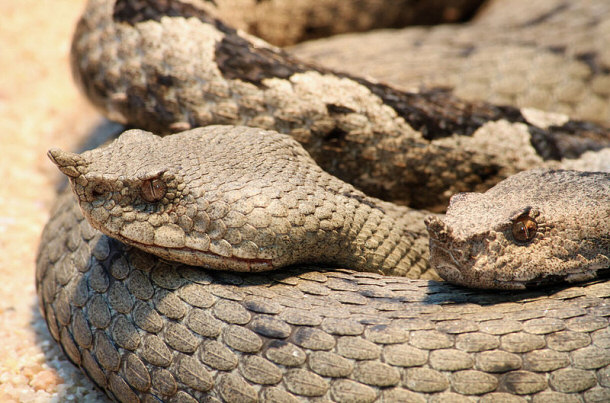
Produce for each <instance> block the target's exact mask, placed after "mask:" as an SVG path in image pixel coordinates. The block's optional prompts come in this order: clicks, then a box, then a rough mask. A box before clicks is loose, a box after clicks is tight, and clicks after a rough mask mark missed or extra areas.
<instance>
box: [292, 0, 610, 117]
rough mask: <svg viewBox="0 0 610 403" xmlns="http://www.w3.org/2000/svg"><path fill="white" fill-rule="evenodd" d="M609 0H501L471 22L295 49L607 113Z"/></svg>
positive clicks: (495, 96)
mask: <svg viewBox="0 0 610 403" xmlns="http://www.w3.org/2000/svg"><path fill="white" fill-rule="evenodd" d="M608 48H610V2H608V1H606V0H585V1H570V0H539V1H535V2H532V1H529V0H509V1H506V0H497V1H493V2H492V4H489V5H488V7H487V8H485V9H484V10H483V13H481V14H479V15H477V18H476V19H475V20H474V21H472V22H470V23H469V24H462V25H440V26H435V27H419V28H406V29H402V30H399V31H390V30H383V31H373V32H370V33H364V34H357V35H356V34H353V35H342V36H338V37H334V38H328V39H324V40H319V41H313V42H310V43H304V44H302V45H298V46H296V47H295V48H293V49H291V53H292V54H294V55H296V56H299V57H302V58H304V59H306V60H311V61H314V62H320V63H324V65H325V66H327V67H330V68H335V69H341V70H343V71H346V72H348V73H351V74H357V75H360V76H362V75H367V76H372V77H375V78H377V79H380V80H383V81H384V82H387V83H390V84H392V85H397V86H399V87H400V88H405V89H411V88H419V87H421V86H426V87H443V88H450V89H452V91H453V94H454V95H456V96H458V97H459V98H461V99H467V100H484V101H488V102H492V103H494V104H497V105H515V106H518V107H520V108H537V109H542V110H545V111H553V112H557V113H562V114H566V115H568V116H570V117H572V118H578V119H586V120H591V121H596V122H600V123H606V124H607V123H608V122H610V57H609V55H608V51H607V49H608Z"/></svg>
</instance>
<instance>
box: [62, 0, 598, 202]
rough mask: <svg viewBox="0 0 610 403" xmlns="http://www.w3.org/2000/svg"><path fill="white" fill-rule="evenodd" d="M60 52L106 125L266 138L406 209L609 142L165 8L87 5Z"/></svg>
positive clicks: (105, 2) (182, 8)
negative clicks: (237, 131) (284, 139)
mask: <svg viewBox="0 0 610 403" xmlns="http://www.w3.org/2000/svg"><path fill="white" fill-rule="evenodd" d="M72 51H73V53H72V55H73V70H74V73H75V76H76V78H77V81H79V82H80V85H81V86H82V87H83V89H84V91H85V93H86V94H87V95H88V96H89V98H90V99H91V100H92V101H93V102H94V104H95V105H96V106H98V107H99V108H101V109H102V111H103V112H104V113H106V115H107V116H109V117H110V118H111V119H113V120H117V121H119V122H121V123H128V124H130V125H133V126H135V127H140V128H143V129H147V130H151V131H153V132H155V133H164V132H165V133H167V132H172V131H173V132H176V131H182V130H186V129H189V128H192V127H197V126H206V125H210V124H232V125H245V126H253V127H261V128H265V129H273V130H276V131H279V132H282V133H286V134H290V135H291V136H293V137H294V138H295V139H296V140H298V141H299V142H300V143H301V144H303V146H304V147H305V149H306V150H307V151H308V152H309V153H310V154H311V155H312V157H313V158H314V159H315V160H316V161H317V162H318V164H319V165H320V166H321V167H322V168H323V169H324V170H326V171H327V172H330V173H331V174H333V175H335V176H337V177H339V178H341V179H343V180H344V181H346V182H349V183H352V184H354V185H355V186H356V187H357V188H359V189H361V190H363V191H365V192H366V193H367V194H369V195H371V196H374V197H378V198H381V199H384V200H389V201H395V202H398V203H401V204H408V205H410V206H413V207H418V208H427V209H432V210H436V211H440V210H443V209H444V208H445V206H446V204H447V202H448V200H449V197H450V196H451V195H452V194H455V193H457V192H461V191H481V190H486V189H487V188H489V187H490V186H492V185H494V184H495V183H497V182H499V181H500V180H502V179H503V178H506V177H508V176H510V175H512V174H514V173H517V172H519V171H521V170H524V169H529V168H532V167H535V166H541V165H542V164H543V163H544V162H545V161H547V160H557V159H562V158H577V157H579V156H580V155H581V154H582V153H583V152H585V151H587V150H597V149H600V148H603V147H608V146H610V133H609V132H608V130H607V129H606V128H603V127H599V126H595V125H593V124H588V123H583V122H576V121H572V120H570V119H569V118H567V117H565V116H550V117H549V116H547V117H546V119H543V120H542V121H541V120H540V119H538V118H537V117H538V115H536V114H535V113H526V112H522V111H521V110H519V109H516V108H511V107H498V106H494V105H491V104H488V103H485V102H464V101H462V100H459V99H457V98H455V97H453V96H452V95H451V94H450V93H448V92H446V91H441V90H438V89H432V90H425V91H421V92H403V91H399V90H396V89H394V88H392V87H389V86H386V85H383V84H379V83H373V82H369V81H366V80H364V79H362V78H357V77H351V76H347V75H345V74H339V73H335V72H332V71H330V70H328V69H324V68H316V67H314V66H311V65H309V64H306V63H303V62H301V61H299V60H296V59H294V58H292V57H290V56H288V55H287V54H286V53H284V52H283V51H281V50H279V49H277V48H274V47H272V46H270V45H268V44H266V43H264V42H262V41H260V40H257V39H256V38H252V37H248V36H246V35H245V34H241V33H239V32H238V31H235V30H234V29H232V28H230V27H228V26H226V25H225V24H224V23H223V22H221V21H219V20H215V19H213V18H212V17H211V16H210V15H209V14H208V13H206V12H204V11H202V10H200V9H197V8H195V7H193V6H191V5H188V4H185V3H181V2H176V1H175V2H169V3H168V2H142V1H138V0H118V1H117V2H116V4H115V2H114V1H109V0H92V1H90V3H89V6H88V7H87V9H86V10H85V14H84V16H83V18H82V20H81V21H80V22H79V25H78V27H77V30H76V34H75V37H74V42H73V48H72ZM193 55H197V57H194V56H193ZM441 172H442V175H441V174H439V173H441ZM388 178H391V179H388Z"/></svg>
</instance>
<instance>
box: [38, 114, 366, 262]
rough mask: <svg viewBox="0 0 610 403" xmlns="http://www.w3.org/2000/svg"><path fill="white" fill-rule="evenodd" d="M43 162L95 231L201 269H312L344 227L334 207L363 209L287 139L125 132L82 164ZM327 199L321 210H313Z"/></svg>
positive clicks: (207, 131)
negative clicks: (62, 178)
mask: <svg viewBox="0 0 610 403" xmlns="http://www.w3.org/2000/svg"><path fill="white" fill-rule="evenodd" d="M49 157H50V158H51V160H52V161H53V162H54V163H55V164H56V165H57V166H58V167H59V169H60V170H61V171H62V172H64V173H65V174H66V175H68V177H69V179H70V182H71V186H72V190H73V192H74V194H75V195H76V196H77V199H78V202H79V205H80V207H81V210H82V211H83V214H84V216H85V217H86V219H87V221H89V222H90V224H91V225H92V226H93V227H94V228H96V229H98V230H100V231H101V232H103V233H104V234H106V235H108V236H110V237H113V238H115V239H118V240H120V241H122V242H124V243H127V244H129V245H132V246H135V247H137V248H139V249H142V250H145V251H147V252H150V253H153V254H155V255H157V256H160V257H163V258H166V259H168V260H173V261H179V262H182V263H186V264H190V265H197V266H204V267H208V268H215V269H225V270H234V271H264V270H270V269H273V268H275V267H280V266H285V265H288V264H294V263H297V262H310V261H312V260H313V259H317V257H318V256H320V255H323V254H324V253H325V251H326V250H328V249H325V250H322V248H315V247H314V245H315V244H316V242H318V237H319V233H320V232H321V231H322V230H324V231H326V233H328V234H329V235H328V238H329V239H330V237H331V236H334V234H335V233H339V232H340V229H341V228H342V227H341V226H342V225H343V224H344V222H345V221H346V220H345V219H343V217H342V216H340V215H339V214H337V213H334V212H333V208H334V207H333V206H334V204H333V203H338V204H340V205H341V207H343V204H345V203H352V204H354V203H355V204H358V203H360V204H361V203H362V202H361V201H359V200H360V198H358V197H355V198H349V197H343V198H340V199H337V198H336V194H339V195H341V194H343V193H345V192H346V191H347V190H348V185H346V184H344V183H343V182H340V181H338V180H337V179H336V178H331V177H330V175H328V174H326V173H325V172H323V171H322V170H321V169H320V168H319V167H318V166H317V165H315V164H314V163H313V160H311V158H310V157H309V155H308V154H307V153H306V151H305V150H304V149H303V148H302V147H301V146H300V145H299V144H298V143H297V142H296V141H294V140H293V139H290V138H289V137H288V136H285V135H281V134H279V133H275V132H268V131H263V130H261V129H253V128H245V127H234V126H208V127H206V128H200V129H193V130H190V131H186V132H182V133H177V134H174V135H172V136H168V137H165V138H162V137H158V136H155V135H153V134H152V133H148V132H144V131H141V130H130V131H127V132H125V133H123V134H122V135H121V136H120V137H119V138H118V139H116V140H115V141H113V142H112V143H110V144H108V145H107V146H105V147H102V148H98V149H95V150H91V151H86V152H84V153H82V154H80V155H78V154H72V153H67V152H64V151H60V150H51V151H49ZM312 178H313V179H315V180H312ZM332 183H335V184H336V189H334V193H333V194H332V195H331V196H329V195H328V192H329V189H328V187H329V186H330V185H329V184H332ZM331 190H332V189H331ZM348 193H349V192H348ZM325 198H326V199H328V201H325V202H324V203H325V204H324V206H322V207H321V208H320V209H318V208H317V206H316V204H315V203H314V202H313V201H318V200H323V201H324V200H325ZM344 199H345V203H344ZM331 200H333V202H332V203H331ZM336 200H339V201H338V202H336ZM367 208H369V209H370V208H371V207H367ZM322 227H323V228H322ZM332 239H334V238H332ZM327 243H331V242H330V241H329V242H327ZM332 245H335V248H336V249H337V250H339V251H342V250H343V249H345V248H340V247H339V246H338V245H339V243H338V241H337V242H335V243H332ZM327 248H328V246H327ZM316 253H317V255H316ZM312 256H313V257H312Z"/></svg>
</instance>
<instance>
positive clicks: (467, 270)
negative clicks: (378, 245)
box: [427, 170, 610, 289]
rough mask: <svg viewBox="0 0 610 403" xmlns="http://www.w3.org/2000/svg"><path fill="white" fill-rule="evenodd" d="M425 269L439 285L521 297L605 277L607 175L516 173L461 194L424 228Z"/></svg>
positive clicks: (609, 245) (609, 246) (608, 257)
mask: <svg viewBox="0 0 610 403" xmlns="http://www.w3.org/2000/svg"><path fill="white" fill-rule="evenodd" d="M427 224H428V229H429V232H430V249H431V250H430V253H431V257H430V259H431V260H430V263H431V264H432V266H434V268H435V269H436V270H437V272H438V273H439V274H440V275H441V277H443V278H444V279H445V280H448V281H451V282H452V283H457V284H463V285H466V286H468V287H478V288H509V289H523V288H525V287H526V286H531V285H536V284H544V283H547V282H549V281H561V280H565V281H569V282H574V281H583V280H588V279H591V278H595V277H596V276H597V274H598V270H609V269H610V173H604V172H576V171H561V170H560V171H539V170H532V171H527V172H522V173H519V174H517V175H513V176H512V177H510V178H508V179H506V180H505V181H503V182H501V183H500V184H498V185H496V186H494V187H493V188H492V189H490V190H488V191H487V192H485V193H484V194H479V193H461V194H458V195H456V196H454V197H453V198H452V199H451V203H450V204H449V208H448V210H447V215H446V216H445V217H444V218H443V219H442V220H441V219H439V218H436V217H431V218H430V219H428V221H427Z"/></svg>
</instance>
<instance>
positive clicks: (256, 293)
mask: <svg viewBox="0 0 610 403" xmlns="http://www.w3.org/2000/svg"><path fill="white" fill-rule="evenodd" d="M315 270H316V271H310V270H309V269H308V268H305V267H304V268H301V269H292V270H282V271H277V272H274V273H272V274H266V275H254V274H253V275H235V274H231V273H228V272H214V271H206V270H203V269H201V268H195V267H190V266H184V265H180V264H177V263H170V262H166V261H161V260H158V259H157V258H156V257H154V256H152V255H149V254H147V253H145V252H140V251H138V250H136V249H134V248H129V247H125V246H124V245H123V244H121V243H119V242H118V241H115V240H113V239H111V238H108V237H106V236H105V235H102V234H101V233H99V232H98V231H96V230H94V229H92V228H91V226H90V225H89V224H88V222H87V221H86V220H85V219H84V217H83V216H82V214H81V212H80V210H79V209H78V207H77V205H76V203H75V202H74V200H73V197H72V195H71V193H70V192H68V193H65V194H64V195H63V196H62V197H61V198H60V201H59V203H58V205H57V207H56V209H55V211H54V213H53V219H52V220H51V221H50V222H49V224H48V225H47V227H46V229H45V231H44V234H43V237H42V241H41V249H40V251H39V256H38V266H37V274H36V277H37V285H38V292H39V297H40V306H41V309H42V311H43V313H44V316H45V318H46V320H47V322H48V324H49V329H50V331H51V334H52V335H53V337H54V338H55V339H56V340H57V341H58V342H59V343H60V344H61V345H62V347H63V348H64V351H65V352H66V354H67V355H68V357H70V359H71V360H72V361H73V362H74V363H75V364H76V365H78V366H80V367H81V368H82V369H83V370H84V371H85V373H86V374H87V375H88V376H89V377H90V378H91V379H93V381H94V382H96V383H97V384H98V385H100V387H102V388H103V389H105V390H106V391H107V393H108V394H109V396H110V397H112V398H114V399H116V400H119V401H122V402H136V401H140V400H144V401H147V400H148V399H155V398H156V399H161V400H167V401H173V400H176V401H184V402H194V401H196V400H206V399H212V400H214V399H216V400H214V401H217V400H222V401H240V402H245V401H288V402H292V401H299V399H300V398H301V399H302V398H324V399H326V400H332V401H363V402H372V401H374V400H375V399H380V400H385V401H405V400H407V401H415V402H425V401H452V402H453V401H462V400H464V401H471V400H476V399H479V398H480V399H481V401H485V402H504V401H510V402H512V401H515V402H525V401H534V402H541V401H549V402H551V401H552V402H558V401H572V399H577V400H578V401H582V400H584V401H586V402H604V401H608V399H610V381H609V379H610V378H609V377H610V353H609V352H610V327H609V317H610V282H607V281H605V282H603V281H602V282H594V283H590V284H587V285H583V286H578V285H576V286H572V287H570V288H566V289H561V288H549V289H545V290H540V291H530V292H522V293H503V292H494V293H486V292H480V291H472V290H467V289H463V288H458V287H455V286H452V285H449V284H446V283H438V282H428V281H423V280H408V279H404V278H399V277H384V276H380V275H376V274H372V273H357V272H353V271H349V270H343V269H341V270H325V269H319V268H316V269H315ZM581 399H582V400H581Z"/></svg>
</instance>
